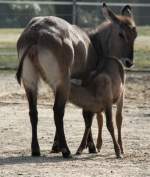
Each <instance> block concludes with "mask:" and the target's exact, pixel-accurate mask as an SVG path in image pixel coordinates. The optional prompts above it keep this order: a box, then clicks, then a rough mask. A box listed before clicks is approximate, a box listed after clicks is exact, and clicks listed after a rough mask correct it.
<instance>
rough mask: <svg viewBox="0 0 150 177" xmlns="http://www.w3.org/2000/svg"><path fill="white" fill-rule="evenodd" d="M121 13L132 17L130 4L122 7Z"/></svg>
mask: <svg viewBox="0 0 150 177" xmlns="http://www.w3.org/2000/svg"><path fill="white" fill-rule="evenodd" d="M121 14H122V15H123V16H128V17H133V13H132V8H131V6H129V5H126V6H124V7H123V8H122V9H121Z"/></svg>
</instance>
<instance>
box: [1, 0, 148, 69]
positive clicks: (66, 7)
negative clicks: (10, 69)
mask: <svg viewBox="0 0 150 177" xmlns="http://www.w3.org/2000/svg"><path fill="white" fill-rule="evenodd" d="M107 4H108V6H110V7H111V8H113V10H114V11H116V12H117V13H118V12H119V10H120V8H122V7H123V6H124V5H126V3H107ZM129 4H130V5H131V6H132V8H133V11H134V16H135V20H136V23H137V24H138V25H149V24H150V3H129ZM31 6H32V7H33V8H30V7H31ZM101 6H102V3H99V0H98V2H79V1H77V0H72V1H0V19H1V21H0V27H4V28H6V27H9V28H11V27H24V26H25V25H26V23H28V21H29V20H30V19H31V18H32V17H33V16H39V15H55V16H59V17H62V18H64V19H66V20H68V21H69V22H70V23H73V24H77V25H79V26H81V27H91V26H95V25H97V24H99V23H101V21H102V20H103V19H104V18H103V16H102V14H101V10H100V7H101ZM4 7H5V8H4ZM11 7H13V8H11ZM22 7H24V9H23V10H20V9H21V8H22ZM27 8H29V9H28V10H29V11H27ZM39 8H40V11H39ZM16 9H17V10H16ZM7 10H9V11H7ZM33 12H34V13H33ZM5 17H7V19H5ZM5 21H6V22H7V23H6V22H5ZM4 22H5V23H6V24H8V25H6V26H5V24H4ZM18 22H20V23H18ZM14 48H15V47H14ZM4 56H5V57H12V56H16V52H15V50H13V51H9V50H5V51H3V50H1V48H0V60H1V58H3V57H4ZM4 63H5V62H4ZM0 65H1V63H0ZM4 65H5V64H4ZM0 67H3V66H2V65H1V66H0ZM5 67H7V66H4V68H5Z"/></svg>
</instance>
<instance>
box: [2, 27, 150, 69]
mask: <svg viewBox="0 0 150 177" xmlns="http://www.w3.org/2000/svg"><path fill="white" fill-rule="evenodd" d="M22 30H23V29H0V53H4V54H5V55H0V68H2V67H6V68H15V67H16V66H17V63H18V59H17V55H14V54H16V41H17V39H18V37H19V35H20V33H21V31H22ZM11 54H13V55H11ZM135 68H138V69H150V27H149V26H145V27H138V38H137V40H136V43H135Z"/></svg>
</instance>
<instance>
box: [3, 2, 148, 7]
mask: <svg viewBox="0 0 150 177" xmlns="http://www.w3.org/2000/svg"><path fill="white" fill-rule="evenodd" d="M0 4H39V5H74V4H76V5H78V6H102V3H99V2H78V1H72V2H68V1H0ZM126 4H129V5H132V7H150V3H115V2H114V3H107V5H108V6H120V7H121V6H124V5H126Z"/></svg>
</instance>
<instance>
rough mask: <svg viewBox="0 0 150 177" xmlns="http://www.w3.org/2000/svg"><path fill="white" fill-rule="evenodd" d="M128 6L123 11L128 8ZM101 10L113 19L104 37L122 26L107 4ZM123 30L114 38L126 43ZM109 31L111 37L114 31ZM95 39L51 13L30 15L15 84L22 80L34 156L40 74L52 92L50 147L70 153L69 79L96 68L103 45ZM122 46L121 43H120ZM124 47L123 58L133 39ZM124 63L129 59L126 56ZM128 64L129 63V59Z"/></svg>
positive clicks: (36, 151)
mask: <svg viewBox="0 0 150 177" xmlns="http://www.w3.org/2000/svg"><path fill="white" fill-rule="evenodd" d="M127 9H128V8H126V9H125V10H124V12H123V13H125V11H128V10H127ZM104 11H105V13H107V15H106V16H108V17H109V18H111V19H112V22H111V23H110V24H109V25H106V26H107V27H103V28H105V30H102V31H101V32H102V33H103V36H104V37H106V36H107V35H108V32H109V31H110V30H113V28H114V29H116V30H117V31H118V32H119V31H120V29H121V28H122V27H121V26H119V24H118V22H119V21H120V20H121V19H119V18H118V17H117V16H116V15H115V14H113V12H112V11H111V10H110V9H108V8H107V6H106V5H104ZM116 19H118V20H116ZM127 21H130V20H127ZM124 23H125V22H124ZM129 25H130V24H129ZM104 26H105V25H104ZM126 26H127V25H126ZM126 26H125V28H127V29H126V30H127V31H129V35H130V31H133V29H131V28H132V27H133V24H132V27H131V26H130V27H128V26H127V27H126ZM112 27H113V28H112ZM119 27H120V28H119ZM123 29H124V27H123ZM104 31H105V32H106V33H104ZM123 31H124V30H123ZM120 32H122V31H120ZM124 33H125V32H124ZM124 33H120V36H121V37H118V38H117V39H118V40H119V41H121V40H122V42H121V43H126V42H127V41H126V39H120V38H124V36H125V35H126V34H124ZM93 34H94V33H93ZM95 34H96V33H95ZM106 34H107V35H106ZM112 34H113V36H114V33H112ZM117 35H118V36H119V34H117ZM92 36H93V37H92ZM91 38H95V37H94V35H91ZM98 38H99V37H98ZM107 38H108V37H107ZM105 39H106V38H105ZM105 39H103V42H105V43H107V41H105ZM110 39H111V40H112V41H114V37H111V36H110ZM123 40H124V41H123ZM94 41H95V42H94V43H93V42H91V40H90V37H89V36H88V35H87V34H86V33H85V32H84V31H83V30H81V29H80V28H78V27H77V26H74V25H71V24H69V23H67V22H66V21H64V20H63V19H60V18H57V17H52V16H50V17H36V18H33V19H32V20H31V21H30V22H29V24H28V25H27V27H26V28H25V30H24V31H23V33H22V34H21V36H20V37H19V39H18V42H17V51H18V56H19V59H20V63H19V66H18V70H17V74H16V76H17V80H18V83H20V84H21V80H22V82H23V86H24V88H25V91H26V95H27V99H28V103H29V115H30V120H31V125H32V143H31V150H32V155H33V156H39V155H40V147H39V144H38V138H37V123H38V112H37V94H38V81H39V78H40V77H41V78H42V79H43V80H44V81H45V82H47V83H48V84H49V85H50V87H51V88H52V90H53V92H54V95H55V102H54V107H53V110H54V121H55V125H56V134H55V142H54V146H53V149H52V150H53V151H57V149H58V148H59V150H60V151H61V152H62V154H63V157H69V156H70V151H69V148H68V146H67V143H66V138H65V134H64V126H63V117H64V110H65V104H66V102H67V100H68V96H69V92H70V79H71V78H80V79H81V80H82V79H84V78H86V77H87V76H88V74H89V73H90V72H91V71H92V70H94V69H95V68H96V65H97V63H98V55H97V52H96V50H97V49H96V47H99V46H102V44H98V46H97V42H98V41H97V40H94ZM101 42H102V41H101ZM115 42H116V41H115ZM107 45H108V44H107ZM107 45H106V46H107ZM125 46H127V45H125ZM107 48H108V47H107ZM123 48H124V46H122V49H123ZM127 48H128V50H127V49H124V50H127V51H126V52H124V55H123V57H126V58H133V55H132V56H130V57H129V54H130V55H131V53H132V52H133V41H132V45H131V46H129V45H128V47H127ZM129 48H130V50H129ZM95 49H96V50H95ZM103 50H105V48H104V49H103ZM127 62H129V61H128V59H127ZM130 64H131V65H132V62H131V63H130ZM89 135H90V134H89Z"/></svg>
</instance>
